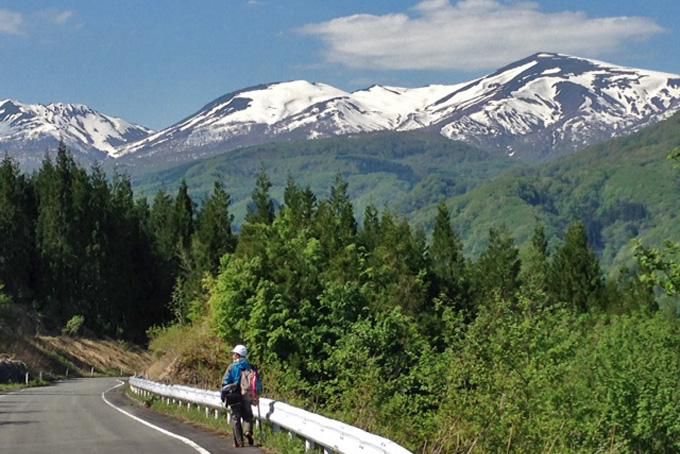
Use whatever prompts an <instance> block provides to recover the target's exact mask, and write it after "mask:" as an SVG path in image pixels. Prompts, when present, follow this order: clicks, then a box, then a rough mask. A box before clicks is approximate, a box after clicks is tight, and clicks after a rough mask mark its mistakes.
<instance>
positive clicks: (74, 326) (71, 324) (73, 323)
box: [61, 315, 85, 336]
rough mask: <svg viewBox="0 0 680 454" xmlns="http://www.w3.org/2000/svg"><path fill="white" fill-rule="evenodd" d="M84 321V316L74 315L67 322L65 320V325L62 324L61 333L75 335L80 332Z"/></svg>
mask: <svg viewBox="0 0 680 454" xmlns="http://www.w3.org/2000/svg"><path fill="white" fill-rule="evenodd" d="M84 323H85V317H84V316H82V315H74V316H73V317H71V319H70V320H69V321H68V322H66V326H64V328H63V329H62V330H61V334H63V335H64V336H77V335H78V334H80V331H81V330H82V328H83V324H84Z"/></svg>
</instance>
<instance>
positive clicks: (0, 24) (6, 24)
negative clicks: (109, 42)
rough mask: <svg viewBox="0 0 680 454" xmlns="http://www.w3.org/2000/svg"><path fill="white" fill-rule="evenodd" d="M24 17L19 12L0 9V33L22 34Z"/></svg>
mask: <svg viewBox="0 0 680 454" xmlns="http://www.w3.org/2000/svg"><path fill="white" fill-rule="evenodd" d="M23 23H24V18H23V16H22V15H21V14H20V13H15V12H13V11H8V10H6V9H0V34H5V35H22V34H23V31H22V26H23Z"/></svg>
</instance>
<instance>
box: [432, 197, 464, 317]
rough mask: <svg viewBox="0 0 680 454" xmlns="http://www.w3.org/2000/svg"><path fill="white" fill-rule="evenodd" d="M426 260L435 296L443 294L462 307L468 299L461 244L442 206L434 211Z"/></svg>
mask: <svg viewBox="0 0 680 454" xmlns="http://www.w3.org/2000/svg"><path fill="white" fill-rule="evenodd" d="M429 256H430V261H431V266H432V271H433V273H434V275H435V287H436V291H437V293H443V294H445V295H446V296H447V297H448V298H449V299H450V300H451V301H456V302H458V303H459V304H464V303H465V302H466V301H467V297H468V295H467V293H468V289H469V283H468V276H467V269H466V268H467V267H466V263H465V257H464V255H463V243H462V241H461V240H460V237H459V236H458V234H457V233H456V231H455V230H454V229H453V227H452V226H451V216H450V214H449V210H448V208H447V207H446V204H444V203H441V204H439V207H438V208H437V217H436V219H435V224H434V230H433V233H432V247H431V248H430V251H429Z"/></svg>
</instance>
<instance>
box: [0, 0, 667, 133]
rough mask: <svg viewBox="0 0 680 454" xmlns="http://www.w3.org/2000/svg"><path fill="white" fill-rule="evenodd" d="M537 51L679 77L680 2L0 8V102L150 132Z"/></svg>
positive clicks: (26, 4)
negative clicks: (288, 93)
mask: <svg viewBox="0 0 680 454" xmlns="http://www.w3.org/2000/svg"><path fill="white" fill-rule="evenodd" d="M536 51H554V52H563V53H568V54H572V55H578V56H583V57H591V58H599V59H601V60H605V61H609V62H612V63H617V64H621V65H627V66H634V67H639V68H645V69H653V70H658V71H666V72H672V73H680V0H597V1H594V0H569V1H566V0H562V1H557V0H540V1H533V2H527V1H512V0H411V1H407V0H370V1H366V0H214V1H208V0H203V1H200V2H189V1H183V0H172V1H171V0H153V1H138V0H137V1H133V0H116V1H111V2H104V1H92V0H63V1H37V0H36V1H33V0H16V1H9V0H7V1H5V0H0V99H4V98H12V99H16V100H19V101H23V102H29V103H49V102H77V103H83V104H88V105H90V106H92V107H93V108H95V109H97V110H100V111H102V112H104V113H107V114H110V115H115V116H120V117H122V118H125V119H127V120H129V121H133V122H137V123H141V124H143V125H145V126H148V127H151V128H155V129H159V128H162V127H165V126H169V125H170V124H172V123H174V122H176V121H179V120H180V119H182V118H184V117H186V116H188V115H190V114H192V113H193V112H195V111H196V110H198V109H199V108H200V107H202V106H203V105H204V104H207V103H208V102H209V101H211V100H213V99H214V98H216V97H218V96H221V95H223V94H225V93H228V92H230V91H233V90H236V89H239V88H243V87H247V86H251V85H256V84H259V83H264V82H272V81H280V80H291V79H307V80H310V81H318V82H325V83H329V84H331V85H334V86H336V87H339V88H342V89H346V90H355V89H358V88H363V87H366V86H369V85H371V84H373V83H382V84H387V85H400V86H420V85H427V84H429V83H456V82H460V81H464V80H468V79H470V78H473V77H477V76H480V75H483V74H486V73H488V72H491V71H493V70H494V69H496V68H499V67H501V66H503V65H505V64H507V63H511V62H512V61H514V60H517V59H519V58H522V57H524V56H528V55H530V54H531V53H533V52H536Z"/></svg>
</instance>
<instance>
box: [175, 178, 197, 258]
mask: <svg viewBox="0 0 680 454" xmlns="http://www.w3.org/2000/svg"><path fill="white" fill-rule="evenodd" d="M173 225H174V228H175V238H176V239H177V247H178V248H182V250H183V251H188V250H189V247H190V246H191V235H192V234H193V233H194V204H193V202H192V200H191V197H189V188H188V187H187V182H186V181H185V180H182V182H181V183H180V186H179V189H178V190H177V197H175V211H174V214H173Z"/></svg>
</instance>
